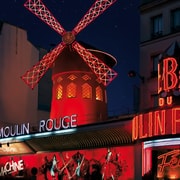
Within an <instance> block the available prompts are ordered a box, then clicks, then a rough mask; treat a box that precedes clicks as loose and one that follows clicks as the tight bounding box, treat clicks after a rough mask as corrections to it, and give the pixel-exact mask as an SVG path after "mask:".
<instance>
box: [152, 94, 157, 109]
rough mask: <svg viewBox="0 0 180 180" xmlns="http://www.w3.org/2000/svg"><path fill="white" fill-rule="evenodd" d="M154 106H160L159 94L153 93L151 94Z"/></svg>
mask: <svg viewBox="0 0 180 180" xmlns="http://www.w3.org/2000/svg"><path fill="white" fill-rule="evenodd" d="M151 102H152V108H156V107H158V106H159V95H158V94H152V95H151Z"/></svg>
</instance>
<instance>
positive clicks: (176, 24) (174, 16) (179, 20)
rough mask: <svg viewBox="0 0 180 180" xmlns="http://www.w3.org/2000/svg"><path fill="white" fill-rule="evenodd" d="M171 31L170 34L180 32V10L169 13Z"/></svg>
mask: <svg viewBox="0 0 180 180" xmlns="http://www.w3.org/2000/svg"><path fill="white" fill-rule="evenodd" d="M171 30H172V32H179V31H180V8H178V9H176V10H173V11H172V12H171Z"/></svg>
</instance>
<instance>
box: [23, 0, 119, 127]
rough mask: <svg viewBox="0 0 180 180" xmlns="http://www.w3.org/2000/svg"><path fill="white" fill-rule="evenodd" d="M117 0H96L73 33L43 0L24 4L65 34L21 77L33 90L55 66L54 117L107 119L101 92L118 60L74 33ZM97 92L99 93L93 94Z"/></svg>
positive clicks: (80, 121) (111, 76)
mask: <svg viewBox="0 0 180 180" xmlns="http://www.w3.org/2000/svg"><path fill="white" fill-rule="evenodd" d="M115 1H116V0H96V1H95V3H94V4H93V5H92V6H91V8H90V9H89V10H88V11H87V13H86V14H85V15H84V16H83V18H82V19H81V20H80V22H79V23H78V24H77V25H76V26H75V28H74V29H73V30H72V31H71V32H70V31H65V29H64V28H63V27H62V26H61V24H60V23H59V22H58V21H57V20H56V19H55V18H54V16H53V15H52V13H51V12H50V11H49V10H48V9H47V7H46V6H45V5H44V4H43V2H42V1H41V0H27V1H26V2H25V4H24V6H25V7H26V8H27V9H28V10H29V11H31V12H32V13H33V14H35V15H36V16H37V17H39V18H40V19H41V20H42V21H44V22H45V23H47V24H48V25H49V26H50V27H51V28H53V29H54V30H55V31H56V32H57V33H59V34H60V35H61V36H62V42H61V43H59V44H58V45H57V46H56V47H55V48H54V49H53V50H51V51H50V52H49V53H47V54H46V55H45V56H44V57H43V58H42V59H41V60H40V61H39V62H38V63H37V64H35V65H34V66H33V67H32V68H31V69H30V70H28V71H27V72H26V73H25V74H24V75H23V76H22V77H21V78H22V79H23V80H24V82H25V83H26V84H27V85H28V86H29V87H30V88H32V89H33V88H34V87H35V86H36V84H37V83H38V82H39V80H40V79H41V78H42V77H43V75H44V74H45V73H46V71H47V70H48V69H49V68H50V67H53V68H52V80H53V90H52V92H53V96H52V104H51V115H50V116H51V118H60V117H63V116H65V115H70V114H78V123H79V124H86V123H91V122H93V121H97V119H100V120H102V119H104V118H106V100H105V98H104V100H103V98H101V97H100V98H101V99H100V101H101V102H99V101H98V100H99V99H98V98H99V97H98V93H99V94H100V96H101V94H103V93H104V92H105V86H107V85H108V84H109V83H110V82H111V81H112V80H113V79H114V78H115V77H116V76H117V73H116V72H115V71H114V70H113V69H112V68H111V67H112V66H113V65H114V64H115V63H116V60H115V58H113V57H112V56H111V55H109V54H107V53H104V52H102V51H98V50H93V49H86V48H84V47H83V46H82V45H81V44H80V43H78V42H77V41H76V40H75V36H76V35H77V34H78V33H79V32H80V31H82V30H83V29H84V28H85V27H86V26H87V25H88V24H90V23H91V22H92V21H94V20H95V19H96V18H97V17H98V16H99V15H100V14H102V13H103V12H104V11H105V10H106V9H107V8H108V7H110V6H111V5H112V4H113V3H114V2H115ZM82 60H84V62H85V63H82ZM80 79H81V80H80ZM97 79H98V80H97ZM85 81H86V83H85ZM77 87H78V88H77ZM65 89H66V90H65ZM77 89H78V90H77ZM80 89H81V90H80ZM80 91H81V93H80ZM94 91H95V93H96V95H93V92H94ZM104 94H105V93H104ZM102 96H103V95H102ZM104 96H105V95H104ZM93 98H95V100H93ZM87 99H89V101H88V100H87ZM97 114H98V115H97ZM88 115H89V117H88Z"/></svg>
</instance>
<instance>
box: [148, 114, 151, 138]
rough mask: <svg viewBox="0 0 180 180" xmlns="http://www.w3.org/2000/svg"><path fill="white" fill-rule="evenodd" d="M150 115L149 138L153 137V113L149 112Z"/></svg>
mask: <svg viewBox="0 0 180 180" xmlns="http://www.w3.org/2000/svg"><path fill="white" fill-rule="evenodd" d="M148 115H149V123H148V128H149V130H148V132H149V134H148V136H149V137H152V112H149V114H148Z"/></svg>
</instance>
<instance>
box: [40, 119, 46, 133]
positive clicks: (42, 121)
mask: <svg viewBox="0 0 180 180" xmlns="http://www.w3.org/2000/svg"><path fill="white" fill-rule="evenodd" d="M44 126H45V120H41V121H40V123H39V132H41V131H45V128H44ZM41 129H42V130H41Z"/></svg>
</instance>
